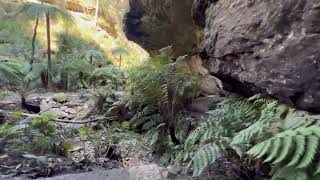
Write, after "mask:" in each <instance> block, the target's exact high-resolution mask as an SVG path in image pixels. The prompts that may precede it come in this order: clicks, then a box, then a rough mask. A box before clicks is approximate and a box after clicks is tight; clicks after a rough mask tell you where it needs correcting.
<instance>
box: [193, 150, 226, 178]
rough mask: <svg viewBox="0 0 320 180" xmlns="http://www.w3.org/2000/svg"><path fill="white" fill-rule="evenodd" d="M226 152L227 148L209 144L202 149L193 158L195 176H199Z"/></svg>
mask: <svg viewBox="0 0 320 180" xmlns="http://www.w3.org/2000/svg"><path fill="white" fill-rule="evenodd" d="M224 152H225V147H223V146H221V145H217V144H207V145H205V146H203V147H201V148H200V149H199V150H198V151H197V153H196V154H195V156H194V157H193V158H192V161H193V175H194V176H199V175H200V174H201V173H202V172H203V171H204V169H205V168H206V167H207V166H208V165H209V164H211V163H213V162H215V161H216V160H217V159H219V158H220V157H221V156H222V155H223V153H224Z"/></svg>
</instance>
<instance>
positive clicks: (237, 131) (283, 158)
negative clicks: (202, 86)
mask: <svg viewBox="0 0 320 180" xmlns="http://www.w3.org/2000/svg"><path fill="white" fill-rule="evenodd" d="M319 130H320V126H319V125H318V123H317V116H312V115H310V114H309V113H307V112H304V111H297V110H295V109H292V108H289V107H287V106H285V105H282V104H280V103H278V102H277V101H275V100H270V99H267V98H263V97H261V96H260V95H257V96H254V97H252V98H249V99H242V98H239V97H229V98H227V99H226V100H225V101H223V102H221V103H220V104H219V106H218V107H217V109H215V110H213V111H211V112H209V117H208V119H207V120H206V121H205V122H203V123H201V124H200V125H199V126H198V127H197V128H196V129H195V130H194V131H192V132H191V133H190V134H189V137H188V138H187V139H186V141H185V148H184V150H185V151H187V150H188V149H190V148H189V147H190V146H191V147H194V146H195V145H198V148H194V149H196V151H195V152H194V156H193V157H192V165H193V174H194V175H195V176H198V175H200V174H201V173H202V172H203V170H204V169H205V168H206V167H207V166H208V165H210V164H211V163H213V162H214V161H215V160H216V159H218V158H220V157H222V156H224V155H225V154H226V152H227V150H233V151H235V152H236V153H237V154H238V155H239V156H240V157H242V155H243V154H245V152H246V151H247V150H249V149H250V148H251V149H250V150H249V151H248V152H247V154H248V155H251V156H252V157H255V158H264V159H265V162H270V163H271V164H272V165H274V166H275V167H277V169H280V170H279V171H276V173H275V175H274V179H277V178H278V179H281V178H282V179H290V178H292V176H288V175H287V177H286V178H283V177H282V176H281V174H282V173H283V172H293V171H294V170H292V169H295V170H296V172H299V173H300V175H301V176H303V177H312V176H314V175H317V173H318V171H317V170H316V169H315V168H310V167H313V166H312V165H313V164H314V163H315V162H316V153H317V151H316V150H317V148H318V142H319V137H320V136H319ZM268 138H269V139H268ZM260 142H262V143H260ZM253 145H256V146H254V147H252V146H253ZM310 172H311V174H310ZM314 172H316V173H314ZM291 175H296V174H294V173H291ZM280 176H281V178H280Z"/></svg>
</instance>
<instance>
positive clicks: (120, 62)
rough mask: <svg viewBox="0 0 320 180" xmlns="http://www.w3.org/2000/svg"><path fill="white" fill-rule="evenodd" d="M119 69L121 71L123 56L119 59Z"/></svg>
mask: <svg viewBox="0 0 320 180" xmlns="http://www.w3.org/2000/svg"><path fill="white" fill-rule="evenodd" d="M119 60H120V61H119V69H121V64H122V56H121V55H120V58H119Z"/></svg>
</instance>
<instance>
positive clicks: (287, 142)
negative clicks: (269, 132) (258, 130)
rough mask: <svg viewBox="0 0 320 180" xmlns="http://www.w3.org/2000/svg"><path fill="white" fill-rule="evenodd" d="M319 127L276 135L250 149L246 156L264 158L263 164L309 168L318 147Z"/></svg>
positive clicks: (293, 130) (302, 128) (298, 129)
mask: <svg viewBox="0 0 320 180" xmlns="http://www.w3.org/2000/svg"><path fill="white" fill-rule="evenodd" d="M319 129H320V127H319V126H311V127H300V128H297V129H290V130H287V131H284V132H281V133H278V134H276V135H275V136H274V137H272V138H270V139H268V140H266V141H264V142H262V143H259V144H257V145H255V146H254V147H252V148H251V149H250V150H249V151H248V152H247V154H249V155H251V156H252V157H254V158H264V159H265V161H264V162H271V163H272V164H281V165H282V166H287V167H293V168H296V169H304V168H307V167H309V166H310V165H311V164H312V162H313V159H314V157H315V155H316V153H317V148H318V146H319V140H320V139H319V138H320V137H319V136H317V135H316V134H315V133H314V132H318V130H319Z"/></svg>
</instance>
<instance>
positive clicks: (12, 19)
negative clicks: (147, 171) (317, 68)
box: [0, 0, 320, 180]
mask: <svg viewBox="0 0 320 180" xmlns="http://www.w3.org/2000/svg"><path fill="white" fill-rule="evenodd" d="M59 2H60V1H59ZM69 3H70V2H69ZM122 3H123V1H116V2H115V1H111V0H86V1H83V3H82V4H81V5H82V6H83V8H79V7H78V6H76V5H74V4H73V5H72V6H71V5H70V4H68V1H66V2H64V1H61V3H57V2H54V3H53V2H52V1H50V0H44V1H32V2H31V1H28V2H18V1H17V2H10V1H4V2H0V4H1V6H0V14H1V15H2V16H1V18H0V84H1V87H0V100H1V101H2V100H6V101H3V102H2V103H4V105H3V107H6V106H8V107H9V106H10V105H11V104H10V103H12V99H17V96H15V95H16V94H17V93H18V95H21V102H20V101H19V102H18V104H14V105H15V106H16V107H15V108H17V109H18V110H17V111H15V110H14V111H13V110H12V111H11V110H10V111H9V110H1V109H0V153H6V152H8V151H14V152H16V151H17V152H20V153H25V152H28V153H33V154H37V155H42V156H45V155H48V154H54V155H56V156H64V157H68V158H69V156H70V154H71V153H72V152H73V149H74V146H77V145H75V144H76V143H79V142H80V144H81V143H83V144H84V142H90V143H92V144H93V146H94V152H95V157H93V158H96V159H100V160H101V159H103V160H106V161H110V160H111V159H112V160H119V159H121V158H122V157H121V155H120V153H118V152H117V151H120V150H121V148H122V149H125V150H127V151H130V152H134V153H137V151H140V149H139V150H138V148H137V147H144V148H145V147H147V148H145V149H150V151H151V152H152V153H153V156H154V158H153V161H154V162H155V163H157V164H159V165H161V166H169V165H179V166H182V167H183V168H184V169H186V170H192V173H191V174H190V176H194V177H201V176H203V175H204V174H206V173H207V174H210V167H212V166H214V165H217V164H218V166H219V165H220V164H219V163H230V164H231V163H232V161H237V162H238V164H232V165H233V166H235V167H236V169H237V171H238V172H239V171H241V173H242V174H241V175H243V176H244V177H245V178H248V177H249V179H254V177H256V176H254V177H251V175H252V174H254V175H257V174H259V175H261V174H262V175H261V176H264V177H266V179H274V180H291V179H294V178H295V179H299V180H313V179H319V176H320V166H319V153H318V147H319V140H320V125H319V122H318V121H319V120H320V117H319V116H317V115H314V114H311V113H309V112H306V111H300V110H297V109H295V108H293V107H289V106H287V105H284V104H282V103H281V102H278V101H276V100H274V99H272V98H270V97H268V96H265V95H262V94H258V95H255V96H252V97H241V96H239V95H236V94H231V93H225V94H224V95H222V96H219V97H218V96H217V97H216V96H206V97H209V98H217V99H218V100H217V101H215V102H210V103H208V109H209V110H208V112H206V113H204V112H194V111H193V110H192V107H191V106H192V104H193V102H194V101H195V99H197V98H199V97H201V98H203V97H204V96H205V95H203V94H202V93H201V88H200V83H199V82H200V78H201V77H200V76H198V75H196V74H194V73H191V72H190V71H189V70H186V68H185V64H183V63H185V58H186V56H183V57H175V56H174V55H173V53H172V49H171V48H168V49H167V51H161V52H159V53H158V54H154V55H153V56H152V57H148V56H149V55H148V54H147V53H146V52H145V51H144V50H143V49H141V48H140V47H138V45H136V44H133V43H132V42H129V41H128V40H127V39H126V38H125V36H124V34H123V32H122V28H123V27H122V16H123V14H124V13H125V10H126V7H121V6H124V5H123V4H122ZM82 6H80V7H82ZM119 9H120V10H119ZM39 89H41V90H42V89H44V91H45V92H46V93H48V94H49V98H48V97H44V98H43V97H42V99H41V101H42V102H45V103H44V104H45V105H47V104H46V103H48V104H50V103H53V105H52V104H51V105H52V107H49V108H48V109H46V108H47V107H46V106H45V107H46V108H43V107H40V106H34V105H31V104H27V102H25V99H24V98H25V95H28V92H29V91H39V92H40V90H39ZM52 92H54V93H55V94H54V95H52V94H50V93H52ZM66 93H75V94H76V96H79V97H81V98H82V97H86V98H87V99H85V101H88V102H81V103H82V104H81V103H79V102H78V101H76V102H69V105H66V104H68V103H67V101H68V98H69V97H68V96H67V95H66ZM37 95H39V94H37ZM46 95H47V94H46ZM69 95H70V94H69ZM6 97H13V98H11V99H10V98H9V100H7V99H6ZM18 98H20V96H18ZM81 98H79V99H81ZM79 99H77V100H79ZM90 101H92V102H93V103H90ZM6 103H7V104H6ZM26 104H27V105H26ZM78 104H80V105H78ZM20 106H22V109H21V108H20ZM24 106H29V107H31V109H32V107H36V108H37V109H38V110H39V111H40V110H41V111H40V112H39V111H38V112H35V111H32V110H29V109H28V108H25V107H24ZM6 108H7V107H6ZM19 108H20V109H19ZM23 108H24V109H23ZM40 108H41V109H40ZM63 108H64V109H63ZM81 108H82V109H81ZM50 109H51V110H52V109H54V110H55V111H53V112H51V113H53V114H51V113H46V111H48V110H50ZM62 109H63V110H62ZM79 109H81V110H79ZM87 110H90V111H88V112H86V111H87ZM56 111H59V113H58V114H59V115H57V114H54V112H56ZM72 111H75V112H74V113H69V112H72ZM83 112H85V113H84V114H85V116H81V113H83ZM71 115H73V116H71ZM66 124H72V125H70V126H67V125H66ZM77 125H79V126H77ZM105 137H106V138H105ZM75 140H77V142H76V143H74V141H75ZM83 146H84V145H83ZM76 148H78V147H76ZM81 148H83V147H82V146H81ZM83 149H84V148H83ZM119 149H120V150H119ZM77 150H78V149H77ZM116 153H118V154H116ZM96 159H95V160H96ZM86 160H88V159H86ZM82 163H83V162H82ZM85 163H87V161H86V162H85ZM85 163H84V164H85ZM90 163H93V161H92V162H90ZM90 163H88V164H90ZM94 163H96V164H94V165H97V164H98V163H97V162H96V161H94ZM85 165H87V164H85ZM6 168H8V167H6ZM14 168H16V166H15V167H14ZM230 171H231V170H230ZM249 171H250V173H251V174H249V173H246V172H249ZM232 173H234V172H232ZM252 176H253V175H252ZM239 177H240V176H239ZM241 178H242V177H241ZM245 178H242V179H245Z"/></svg>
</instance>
